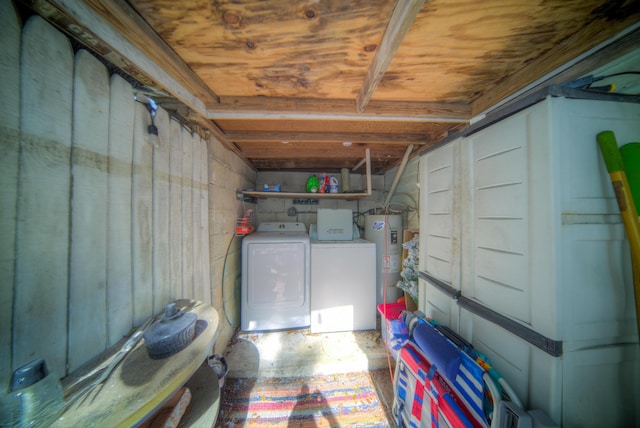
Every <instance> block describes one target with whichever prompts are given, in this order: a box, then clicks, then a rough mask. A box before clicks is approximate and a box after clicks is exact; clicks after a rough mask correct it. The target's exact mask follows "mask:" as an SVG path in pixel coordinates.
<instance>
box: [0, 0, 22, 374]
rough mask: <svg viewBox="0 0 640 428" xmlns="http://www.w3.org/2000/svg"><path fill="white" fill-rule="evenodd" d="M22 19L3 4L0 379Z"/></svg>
mask: <svg viewBox="0 0 640 428" xmlns="http://www.w3.org/2000/svg"><path fill="white" fill-rule="evenodd" d="M21 27H22V26H21V23H20V18H19V17H18V14H17V12H16V10H15V8H14V7H13V3H12V2H11V1H10V0H1V1H0V40H2V43H0V82H2V84H1V85H0V99H1V100H2V102H1V103H0V182H2V186H0V284H2V286H0V302H6V304H5V306H4V310H3V311H0V379H9V376H10V375H11V371H12V367H11V325H12V319H13V287H14V279H15V268H14V265H15V262H16V249H15V245H16V201H17V198H18V162H19V153H20V135H19V133H20V32H21V31H22V28H21Z"/></svg>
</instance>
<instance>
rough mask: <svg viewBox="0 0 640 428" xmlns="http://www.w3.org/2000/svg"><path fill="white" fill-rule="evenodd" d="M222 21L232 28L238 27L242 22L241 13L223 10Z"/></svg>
mask: <svg viewBox="0 0 640 428" xmlns="http://www.w3.org/2000/svg"><path fill="white" fill-rule="evenodd" d="M222 19H223V20H224V23H225V24H227V25H228V26H230V27H233V28H240V26H241V24H242V15H240V14H239V13H236V12H230V11H227V12H224V13H223V15H222Z"/></svg>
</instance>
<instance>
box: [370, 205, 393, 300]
mask: <svg viewBox="0 0 640 428" xmlns="http://www.w3.org/2000/svg"><path fill="white" fill-rule="evenodd" d="M364 239H366V240H367V241H369V242H374V243H375V244H376V277H377V281H376V282H377V287H376V290H377V295H376V305H379V304H381V303H383V302H384V301H385V300H384V289H385V284H386V285H387V298H386V302H395V301H396V300H398V298H399V297H400V296H401V295H402V290H400V289H399V288H397V287H396V284H397V283H398V280H399V279H400V271H401V270H402V216H401V215H396V214H394V215H372V214H368V215H365V217H364Z"/></svg>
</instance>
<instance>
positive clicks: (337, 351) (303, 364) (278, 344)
mask: <svg viewBox="0 0 640 428" xmlns="http://www.w3.org/2000/svg"><path fill="white" fill-rule="evenodd" d="M225 358H226V360H227V363H228V364H229V375H228V376H229V377H235V378H246V377H294V376H311V375H315V374H335V373H348V372H358V371H367V370H377V369H383V368H386V367H388V362H387V352H386V348H385V345H384V343H383V342H382V339H381V337H380V332H379V331H377V330H365V331H354V332H351V331H349V332H338V333H317V334H312V333H310V332H309V330H308V329H300V330H285V331H275V332H259V333H254V332H251V333H244V332H238V333H237V334H236V335H235V336H234V337H233V339H232V340H231V342H230V343H229V346H228V347H227V349H226V351H225Z"/></svg>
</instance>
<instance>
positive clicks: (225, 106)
mask: <svg viewBox="0 0 640 428" xmlns="http://www.w3.org/2000/svg"><path fill="white" fill-rule="evenodd" d="M354 110H355V104H354V102H353V101H352V100H339V99H310V98H275V97H274V98H271V97H270V98H266V97H222V98H221V99H220V103H219V104H214V105H209V106H207V117H208V118H209V119H227V118H234V119H325V118H334V119H344V120H350V119H368V120H385V119H388V120H419V121H424V122H427V121H434V122H466V121H468V120H469V118H470V117H471V109H470V107H469V105H468V104H462V103H433V102H411V101H371V102H370V103H369V105H368V107H367V114H366V115H365V114H362V113H357V112H355V111H354Z"/></svg>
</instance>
